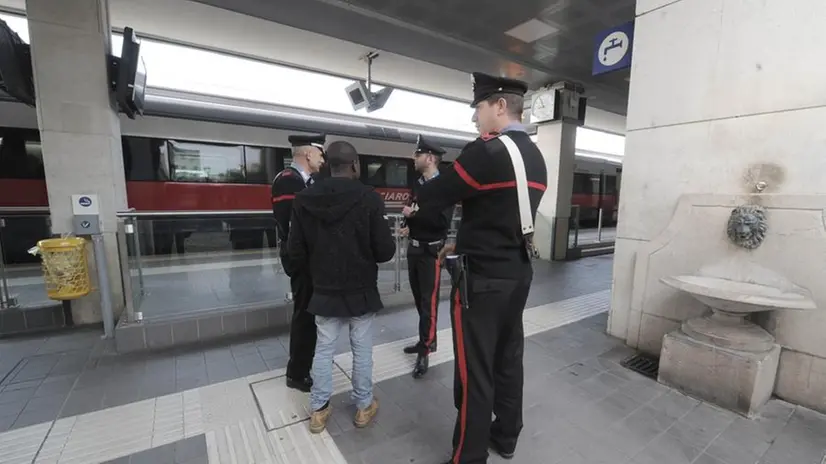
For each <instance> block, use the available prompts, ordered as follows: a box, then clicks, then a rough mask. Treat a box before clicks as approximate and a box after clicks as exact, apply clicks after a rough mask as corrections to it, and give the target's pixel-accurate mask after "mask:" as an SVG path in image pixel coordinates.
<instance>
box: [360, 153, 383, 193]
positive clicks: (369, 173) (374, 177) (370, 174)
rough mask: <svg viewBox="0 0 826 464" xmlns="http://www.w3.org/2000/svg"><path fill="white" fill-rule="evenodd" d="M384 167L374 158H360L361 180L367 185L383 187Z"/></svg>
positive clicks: (379, 160)
mask: <svg viewBox="0 0 826 464" xmlns="http://www.w3.org/2000/svg"><path fill="white" fill-rule="evenodd" d="M383 168H384V166H383V163H382V161H381V159H380V158H378V157H375V156H362V157H361V178H362V181H363V182H364V183H365V184H367V185H372V186H373V187H384V186H385V185H384V183H385V182H384V169H383Z"/></svg>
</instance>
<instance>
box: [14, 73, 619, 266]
mask: <svg viewBox="0 0 826 464" xmlns="http://www.w3.org/2000/svg"><path fill="white" fill-rule="evenodd" d="M121 132H122V134H123V137H122V147H123V165H124V171H125V175H126V190H127V201H128V205H129V207H131V208H134V209H135V210H137V211H139V212H159V211H164V212H173V211H179V212H183V211H185V212H190V214H189V215H187V216H186V218H183V217H182V218H179V220H172V219H166V220H162V221H154V225H153V226H152V230H151V233H152V235H153V242H154V247H153V250H151V252H153V253H160V254H166V253H169V252H171V250H172V242H173V240H174V239H175V238H176V237H180V236H181V234H188V233H191V232H192V231H193V229H197V228H199V227H204V226H205V225H206V224H209V222H210V221H208V219H209V218H210V217H212V218H214V217H215V212H216V211H235V210H240V211H250V210H269V209H271V201H270V182H271V181H272V179H273V177H274V176H275V174H276V173H278V172H279V171H280V170H281V169H283V168H284V167H285V166H287V165H289V163H290V159H291V151H290V148H289V143H288V142H287V137H288V135H290V134H292V133H296V132H310V133H316V132H324V133H327V134H328V141H332V140H347V141H349V142H350V143H352V144H353V145H354V146H355V147H356V149H357V150H358V151H359V153H361V154H362V155H361V168H362V173H361V178H362V181H363V182H365V183H366V184H369V185H372V186H374V187H375V188H376V190H377V191H378V192H380V193H381V194H382V196H383V197H384V199H385V201H386V204H387V207H388V210H389V211H393V210H398V209H399V208H400V207H401V206H402V205H403V204H405V202H406V201H407V200H408V198H409V195H410V187H411V186H412V185H413V182H415V181H416V178H417V174H416V172H415V170H414V169H413V162H412V159H411V153H412V151H413V147H414V144H415V140H416V137H417V135H418V134H420V133H422V134H424V135H426V136H429V137H430V138H431V139H432V140H433V141H435V142H436V143H438V144H440V145H441V146H442V147H444V148H445V149H446V150H447V151H448V153H447V155H446V156H445V163H449V162H450V161H451V160H453V159H455V157H456V156H457V154H458V152H459V150H460V149H461V148H462V147H463V146H464V145H465V144H466V143H467V142H469V141H470V140H472V137H470V136H468V135H467V134H465V133H461V132H455V131H447V130H442V131H435V130H433V129H430V128H423V127H417V126H412V125H405V124H399V123H393V122H388V121H382V120H375V119H370V118H363V117H353V116H345V115H340V114H334V113H321V112H318V111H309V110H304V109H298V108H292V107H284V106H277V105H271V104H265V103H258V102H251V101H245V100H236V99H229V98H221V97H213V96H205V95H200V94H193V93H187V92H181V91H170V90H165V89H149V90H148V92H147V97H146V113H145V116H144V117H143V118H138V119H137V120H130V119H126V118H122V119H121ZM0 137H2V140H0V215H3V211H7V212H8V211H11V210H17V211H25V210H27V209H34V208H42V207H46V206H48V198H47V193H46V182H45V177H44V169H43V157H42V152H41V148H40V136H39V133H38V130H37V119H36V115H35V111H34V109H32V108H29V107H26V106H24V105H22V104H19V103H15V102H9V101H3V102H0ZM620 168H621V166H620V165H619V163H616V162H611V161H604V160H601V159H599V158H596V157H592V156H587V155H584V156H583V155H581V154H578V155H577V160H576V169H575V171H576V174H575V180H574V196H573V203H574V204H577V205H580V211H581V218H582V219H589V218H590V219H595V218H596V216H595V215H594V214H595V213H594V212H595V211H597V210H598V209H599V208H602V209H603V211H605V212H607V213H612V212H615V211H616V208H617V193H618V185H617V177H618V176H617V173H618V171H619V170H620ZM195 211H197V212H202V213H203V215H202V217H193V216H192V215H191V212H195ZM211 213H212V216H211ZM590 216H593V217H590ZM611 218H615V213H614V214H609V215H607V216H605V219H606V222H610V220H611ZM216 221H217V220H216ZM218 222H220V223H221V224H222V225H221V227H223V228H224V229H226V228H227V224H229V228H230V229H231V230H232V231H234V238H233V239H232V240H233V246H234V247H237V248H250V247H256V246H262V243H263V238H262V237H263V236H262V234H261V229H264V230H266V231H269V232H270V233H269V234H266V235H270V234H271V232H272V230H271V229H272V223H271V221H269V220H268V219H265V218H263V217H261V216H258V217H255V218H253V217H250V218H236V219H232V220H229V221H228V220H227V219H225V218H224V219H221V220H220V221H218ZM26 229H29V227H26ZM244 231H247V232H244ZM41 232H43V233H47V229H44V230H43V231H41ZM21 233H22V231H19V232H17V235H19V234H21ZM10 234H12V235H13V234H15V231H14V230H6V231H5V232H4V242H5V244H6V247H5V249H6V253H7V254H10V255H11V254H13V255H18V254H19V252H20V248H21V247H19V246H14V245H13V243H10V242H12V241H17V240H15V237H12V236H10ZM270 237H271V238H272V236H271V235H270ZM178 241H181V240H180V239H179V240H178ZM21 245H22V244H21ZM29 246H30V245H29ZM180 247H181V245H180V244H178V248H179V250H180V249H181V248H180ZM10 248H11V249H10ZM26 248H28V247H26ZM7 260H9V261H15V259H14V257H13V256H7Z"/></svg>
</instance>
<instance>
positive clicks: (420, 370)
mask: <svg viewBox="0 0 826 464" xmlns="http://www.w3.org/2000/svg"><path fill="white" fill-rule="evenodd" d="M429 366H430V362H429V359H428V356H427V355H426V354H421V353H420V354H419V356H418V357H417V358H416V366H415V367H414V368H413V378H414V379H420V378H422V377H424V375H425V374H427V369H428V368H429Z"/></svg>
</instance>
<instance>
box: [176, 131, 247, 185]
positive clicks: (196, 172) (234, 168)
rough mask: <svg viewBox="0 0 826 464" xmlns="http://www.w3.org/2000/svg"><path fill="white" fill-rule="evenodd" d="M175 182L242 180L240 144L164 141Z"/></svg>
mask: <svg viewBox="0 0 826 464" xmlns="http://www.w3.org/2000/svg"><path fill="white" fill-rule="evenodd" d="M167 149H168V150H169V164H170V166H171V167H172V169H171V171H172V172H171V178H172V180H173V181H175V182H216V183H226V184H237V183H243V182H244V147H242V146H235V145H215V144H206V143H194V142H179V141H175V140H170V141H168V142H167Z"/></svg>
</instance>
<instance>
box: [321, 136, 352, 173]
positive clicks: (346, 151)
mask: <svg viewBox="0 0 826 464" xmlns="http://www.w3.org/2000/svg"><path fill="white" fill-rule="evenodd" d="M358 160H359V153H358V151H357V150H356V147H354V146H353V144H351V143H349V142H344V141H337V142H333V143H331V144H330V146H328V147H327V162H328V163H329V164H330V171H331V172H342V171H346V170H347V168H348V167H350V166H352V165H353V164H355V163H356V162H358Z"/></svg>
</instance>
